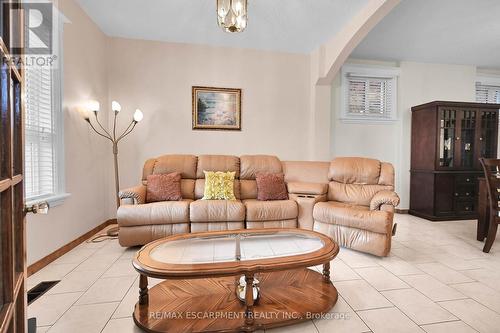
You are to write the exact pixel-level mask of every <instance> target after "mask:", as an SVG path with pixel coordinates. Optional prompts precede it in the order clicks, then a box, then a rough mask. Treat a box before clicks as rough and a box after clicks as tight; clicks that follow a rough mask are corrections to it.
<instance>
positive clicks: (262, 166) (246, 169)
mask: <svg viewBox="0 0 500 333" xmlns="http://www.w3.org/2000/svg"><path fill="white" fill-rule="evenodd" d="M240 164H241V170H240V179H255V177H256V176H257V173H259V172H270V173H279V172H282V167H281V161H280V160H279V159H278V158H277V157H276V156H270V155H243V156H241V157H240Z"/></svg>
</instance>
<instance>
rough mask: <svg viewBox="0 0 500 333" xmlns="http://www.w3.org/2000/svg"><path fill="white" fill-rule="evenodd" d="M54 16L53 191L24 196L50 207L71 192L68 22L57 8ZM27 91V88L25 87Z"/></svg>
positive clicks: (52, 72)
mask: <svg viewBox="0 0 500 333" xmlns="http://www.w3.org/2000/svg"><path fill="white" fill-rule="evenodd" d="M54 16H55V17H57V20H56V21H55V24H56V25H57V30H55V33H57V38H54V50H55V52H54V55H55V56H57V66H56V68H52V69H51V85H52V88H51V89H52V101H53V103H52V110H53V111H52V116H53V119H54V120H53V122H54V128H55V131H56V135H55V140H54V142H53V147H54V150H53V151H54V157H53V160H54V191H53V192H54V193H51V194H46V195H37V196H33V197H26V198H25V200H26V205H27V206H30V205H33V204H36V203H39V202H47V203H48V204H49V206H50V207H55V206H58V205H61V204H62V203H64V201H65V199H66V198H68V197H69V196H70V195H71V194H70V193H67V192H66V182H65V181H66V176H65V148H64V113H63V106H62V104H63V96H64V94H63V87H64V80H63V73H64V71H63V62H64V61H63V59H64V47H63V38H64V30H63V29H64V23H67V22H69V21H68V20H67V18H66V17H65V16H64V15H63V14H62V13H61V12H59V11H58V10H54ZM25 92H26V93H27V89H26V88H25Z"/></svg>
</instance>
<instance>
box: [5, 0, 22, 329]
mask: <svg viewBox="0 0 500 333" xmlns="http://www.w3.org/2000/svg"><path fill="white" fill-rule="evenodd" d="M0 6H1V9H0V18H1V20H0V22H1V24H0V26H1V28H0V29H1V30H0V33H1V35H0V56H1V59H2V60H1V61H2V63H1V69H0V206H1V214H0V251H1V253H0V266H1V271H0V308H1V309H0V333H4V332H8V333H22V332H25V331H26V290H25V278H26V245H25V241H26V237H25V219H24V215H25V213H24V189H23V166H24V155H23V151H24V149H23V148H24V147H23V144H24V124H23V121H24V103H23V100H22V98H23V89H24V88H23V76H22V74H23V72H22V69H21V68H20V66H19V63H18V62H17V60H16V59H19V54H16V55H14V54H12V52H11V51H12V50H13V47H11V46H12V45H23V36H22V35H23V34H22V31H23V29H22V27H23V20H22V18H21V17H20V15H21V12H20V11H19V10H12V9H14V6H16V8H18V6H19V2H17V3H15V2H10V3H9V2H7V3H5V2H3V1H0ZM16 13H17V14H16ZM14 15H19V17H14ZM13 22H16V24H14V23H13ZM16 25H18V26H16ZM18 51H19V50H18ZM21 51H22V49H21ZM18 53H19V52H18ZM21 53H22V52H21Z"/></svg>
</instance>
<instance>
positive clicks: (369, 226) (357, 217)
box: [313, 201, 393, 234]
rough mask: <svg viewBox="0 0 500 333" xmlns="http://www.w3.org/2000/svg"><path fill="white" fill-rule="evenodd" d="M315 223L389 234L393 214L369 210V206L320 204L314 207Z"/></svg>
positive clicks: (333, 202)
mask: <svg viewBox="0 0 500 333" xmlns="http://www.w3.org/2000/svg"><path fill="white" fill-rule="evenodd" d="M313 217H314V220H315V221H319V222H323V223H329V224H334V225H342V226H347V227H352V228H356V229H363V230H368V231H372V232H377V233H381V234H387V233H390V232H391V229H392V217H393V214H392V213H389V212H385V211H374V210H369V207H367V206H358V205H352V204H347V203H342V202H337V201H327V202H318V203H317V204H316V205H315V206H314V210H313Z"/></svg>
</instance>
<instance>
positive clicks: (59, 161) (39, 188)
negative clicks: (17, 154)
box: [24, 20, 68, 206]
mask: <svg viewBox="0 0 500 333" xmlns="http://www.w3.org/2000/svg"><path fill="white" fill-rule="evenodd" d="M56 31H57V32H58V35H60V36H59V38H55V39H54V54H56V55H57V64H53V65H49V64H48V63H47V62H43V61H42V62H41V64H37V62H30V63H29V64H28V65H27V66H26V70H25V89H26V95H25V100H26V112H25V117H26V118H25V144H24V168H25V171H24V186H25V195H26V201H28V202H36V201H45V200H46V201H48V202H49V203H50V204H51V206H54V205H57V204H58V203H60V202H62V200H63V199H64V198H65V197H67V196H68V195H67V194H65V193H64V167H63V166H64V147H63V134H64V133H63V128H64V125H63V114H62V92H61V89H62V82H61V81H62V77H61V73H62V52H61V51H62V50H61V48H60V45H61V37H62V20H61V22H60V24H59V29H58V30H57V29H56Z"/></svg>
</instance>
